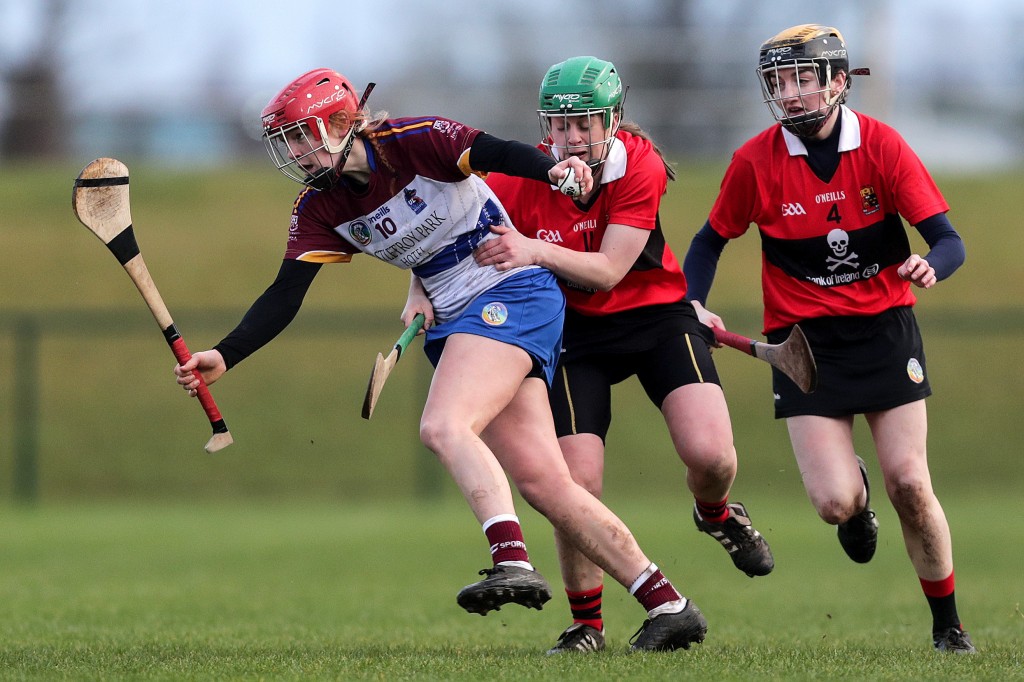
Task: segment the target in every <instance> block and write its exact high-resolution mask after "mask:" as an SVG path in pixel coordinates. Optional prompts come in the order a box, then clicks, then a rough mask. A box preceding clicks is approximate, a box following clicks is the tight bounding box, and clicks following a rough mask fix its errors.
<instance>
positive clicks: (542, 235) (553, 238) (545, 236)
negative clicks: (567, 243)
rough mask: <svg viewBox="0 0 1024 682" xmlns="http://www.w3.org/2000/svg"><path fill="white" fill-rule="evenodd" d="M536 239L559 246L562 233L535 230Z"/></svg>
mask: <svg viewBox="0 0 1024 682" xmlns="http://www.w3.org/2000/svg"><path fill="white" fill-rule="evenodd" d="M537 239H540V240H542V241H546V242H551V243H552V244H561V243H562V233H561V232H559V231H558V230H537Z"/></svg>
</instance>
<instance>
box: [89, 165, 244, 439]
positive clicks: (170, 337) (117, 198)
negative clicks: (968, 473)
mask: <svg viewBox="0 0 1024 682" xmlns="http://www.w3.org/2000/svg"><path fill="white" fill-rule="evenodd" d="M71 207H72V208H73V209H74V211H75V215H76V216H77V217H78V219H79V220H80V221H82V224H83V225H85V226H86V227H88V228H89V230H90V231H91V232H92V233H93V234H95V235H96V236H97V237H99V238H100V241H102V242H103V243H104V244H106V245H107V248H108V249H110V252H111V253H112V254H114V257H115V258H117V261H118V262H119V263H120V264H121V265H122V266H123V267H124V269H125V272H127V273H128V276H129V277H131V278H132V282H134V283H135V286H136V287H137V288H138V290H139V293H141V294H142V298H144V299H145V300H146V305H148V306H149V310H150V312H151V313H153V317H154V318H156V322H157V324H158V325H160V330H161V331H162V332H163V333H164V339H166V341H167V345H169V346H170V347H171V350H172V351H173V352H174V357H175V358H177V359H178V363H179V364H185V363H186V362H188V360H189V358H191V357H192V354H191V353H190V352H189V350H188V348H187V347H186V346H185V341H184V340H183V339H182V338H181V334H179V333H178V330H177V329H175V327H174V321H173V320H172V319H171V315H170V313H169V312H167V306H165V305H164V302H163V299H162V298H161V297H160V292H159V291H157V288H156V285H155V284H154V283H153V278H152V277H150V274H149V270H148V268H146V263H145V261H144V260H142V253H140V252H139V245H138V243H136V241H135V232H134V230H133V228H132V216H131V207H130V205H129V201H128V168H127V167H126V166H125V165H124V164H123V163H121V162H120V161H118V160H117V159H96V160H95V161H93V162H92V163H90V164H89V165H88V166H86V167H85V168H84V169H83V170H82V172H81V173H80V174H79V175H78V178H77V179H76V180H75V188H74V191H73V192H72V195H71ZM195 375H196V376H197V377H198V378H199V388H198V389H197V394H198V397H199V402H200V404H201V405H202V406H203V410H205V411H206V416H207V417H209V419H210V426H212V427H213V437H211V438H210V440H209V442H208V443H207V444H206V451H207V452H217V451H218V450H220V449H222V448H225V447H227V446H228V445H231V443H232V442H233V441H232V438H231V433H230V432H229V431H228V427H227V425H226V424H225V423H224V418H223V417H221V415H220V410H218V409H217V404H216V403H215V402H214V401H213V396H212V395H210V390H209V389H208V388H207V386H206V382H204V381H203V378H202V377H201V376H199V372H198V371H197V372H196V373H195Z"/></svg>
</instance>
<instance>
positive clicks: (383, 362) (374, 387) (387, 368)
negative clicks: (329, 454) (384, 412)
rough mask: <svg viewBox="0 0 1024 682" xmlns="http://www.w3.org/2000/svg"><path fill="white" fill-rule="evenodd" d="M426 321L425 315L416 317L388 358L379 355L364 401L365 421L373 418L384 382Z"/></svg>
mask: <svg viewBox="0 0 1024 682" xmlns="http://www.w3.org/2000/svg"><path fill="white" fill-rule="evenodd" d="M425 319H426V318H424V317H423V313H419V314H418V315H416V317H414V318H413V320H412V324H410V325H409V326H408V327H406V329H405V331H404V332H403V333H402V335H401V336H400V337H398V341H396V342H395V347H394V348H392V349H391V352H390V353H388V356H387V357H384V355H383V354H382V353H377V359H376V361H374V363H373V371H372V372H371V373H370V383H369V385H367V387H366V398H364V399H363V419H369V418H370V417H372V416H373V408H375V407H376V406H377V399H378V398H380V392H381V391H382V390H384V382H385V381H387V380H388V375H389V374H391V370H393V369H394V368H395V365H397V364H398V361H399V360H400V359H401V358H402V353H404V352H405V349H406V348H408V347H409V344H410V343H411V342H412V340H413V338H414V337H415V336H416V334H418V333H419V331H420V329H422V328H423V322H424V320H425Z"/></svg>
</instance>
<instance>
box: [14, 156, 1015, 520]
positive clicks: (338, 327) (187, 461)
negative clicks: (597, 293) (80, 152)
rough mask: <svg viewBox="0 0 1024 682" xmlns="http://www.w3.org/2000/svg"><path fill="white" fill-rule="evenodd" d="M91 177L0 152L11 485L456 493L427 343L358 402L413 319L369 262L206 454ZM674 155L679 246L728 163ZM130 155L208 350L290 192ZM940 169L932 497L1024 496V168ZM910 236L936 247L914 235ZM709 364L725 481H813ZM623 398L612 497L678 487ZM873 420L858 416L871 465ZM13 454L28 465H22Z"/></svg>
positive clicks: (152, 230) (258, 169) (241, 169)
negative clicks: (367, 409) (91, 215)
mask: <svg viewBox="0 0 1024 682" xmlns="http://www.w3.org/2000/svg"><path fill="white" fill-rule="evenodd" d="M82 165H84V164H82ZM80 170H81V166H79V165H77V164H75V165H71V164H61V163H58V164H46V165H35V164H18V165H14V166H11V165H8V166H5V167H0V205H3V206H4V207H5V209H4V210H5V214H6V215H5V218H4V225H3V229H2V230H0V251H2V253H4V254H5V259H4V267H3V268H0V291H2V292H3V298H2V301H0V434H2V436H0V499H2V498H7V497H16V493H17V490H18V487H19V486H21V488H20V489H21V490H22V494H23V497H25V499H39V500H42V501H62V500H63V501H74V500H85V499H111V498H114V499H130V500H163V499H186V500H187V499H197V500H198V499H226V498H227V499H230V498H248V499H281V498H290V497H296V498H304V499H316V498H322V499H325V500H328V499H344V500H357V501H358V500H361V499H384V500H386V499H388V498H392V497H396V498H397V497H408V496H409V495H420V496H423V497H424V498H428V499H429V498H437V497H440V496H447V495H455V494H457V493H456V491H455V490H454V488H453V487H451V485H450V484H449V482H448V480H447V478H446V477H445V476H444V474H443V472H442V471H441V470H440V467H439V466H438V465H437V464H436V462H435V461H434V459H433V457H432V455H430V453H429V452H427V451H425V450H424V449H423V447H422V446H421V445H419V443H418V440H417V421H418V416H419V409H420V407H421V405H422V400H423V397H424V395H425V391H426V387H427V385H428V382H429V374H430V371H429V363H427V361H426V359H425V358H424V357H423V355H422V352H421V350H420V345H419V344H418V343H417V344H416V345H415V348H414V351H413V352H410V353H409V354H408V355H407V356H406V359H405V360H403V362H402V364H401V365H399V366H398V368H397V370H396V371H395V373H394V374H393V376H392V377H391V379H390V380H389V382H388V384H387V387H386V389H385V391H384V394H383V396H382V398H381V402H380V404H379V406H378V408H377V411H376V412H375V415H374V418H373V420H372V421H369V422H368V421H365V420H363V419H361V418H360V416H359V411H360V407H361V404H362V396H363V393H364V391H365V388H366V380H367V377H368V375H369V371H370V368H371V366H372V362H373V358H374V356H375V354H376V353H377V351H379V350H384V351H386V350H387V349H388V348H389V347H390V344H392V343H393V341H394V339H395V338H396V337H397V335H398V333H399V332H400V331H401V326H400V322H399V321H398V314H399V312H400V310H401V307H402V304H403V302H404V300H405V289H406V285H407V279H406V276H405V274H404V273H401V272H399V271H397V270H395V269H393V268H389V267H387V266H385V265H383V264H381V263H377V262H374V261H371V259H369V258H365V257H359V258H356V259H355V261H354V262H353V263H351V264H348V265H335V266H328V267H325V268H324V269H323V270H322V271H321V273H320V275H319V277H318V278H317V281H316V282H315V283H314V285H313V288H312V290H311V292H310V294H309V296H308V297H307V301H306V304H305V306H304V308H303V310H302V311H301V312H300V314H299V316H298V318H297V320H296V321H295V323H293V325H292V326H291V327H289V328H288V329H287V330H286V331H285V333H284V334H283V335H282V336H281V337H279V338H278V339H277V340H275V341H274V342H273V343H271V344H270V345H269V346H267V347H266V348H264V349H263V350H262V351H260V352H259V353H257V354H256V355H254V356H253V357H251V358H249V359H248V360H246V361H245V362H244V363H243V364H242V365H240V366H239V367H237V368H236V369H235V370H233V371H232V372H231V373H229V374H228V375H227V376H226V377H225V378H224V379H223V380H222V381H221V382H219V383H218V384H216V385H215V386H214V388H213V392H214V395H215V397H216V399H217V401H218V403H219V405H220V407H221V410H222V411H223V413H224V416H225V418H226V420H227V422H228V425H229V427H230V429H231V432H232V434H233V436H234V438H235V444H234V445H232V446H231V447H229V448H227V449H225V450H223V451H221V452H220V453H217V454H215V455H208V454H206V453H205V452H203V449H202V446H203V445H204V444H205V442H206V440H207V438H208V437H209V427H208V424H207V422H206V419H205V416H204V415H203V413H202V411H201V409H200V407H199V405H198V404H197V403H196V402H195V401H193V400H189V399H187V398H186V397H185V396H184V395H183V393H182V392H181V391H180V389H178V387H177V385H176V384H175V383H174V380H173V376H172V373H171V368H172V367H173V364H174V359H173V357H172V356H171V354H170V352H169V351H168V349H167V347H166V345H165V343H164V341H163V339H162V337H161V335H160V332H159V330H158V329H157V326H156V324H155V323H154V321H153V319H152V317H151V316H150V314H149V312H148V309H147V308H146V306H145V304H144V303H143V301H142V300H141V297H140V296H139V295H138V293H137V292H136V290H135V288H134V286H132V284H131V282H130V280H129V279H128V277H127V276H126V275H125V273H124V272H123V270H122V269H121V267H120V266H119V265H118V264H117V262H116V260H114V258H113V257H111V256H110V254H109V253H108V252H107V250H106V249H105V247H104V246H103V245H102V244H101V243H100V242H99V240H97V239H96V238H95V237H94V236H93V235H92V234H91V233H90V232H88V231H87V230H86V229H85V228H84V227H82V226H81V225H80V224H79V223H78V222H77V220H76V219H75V217H74V215H73V213H72V211H71V206H70V200H71V187H72V182H73V180H74V178H75V177H76V176H77V174H78V172H79V171H80ZM679 170H680V178H679V180H678V181H677V182H676V183H675V184H674V185H672V186H670V190H669V194H668V196H667V198H666V201H665V204H664V208H663V223H664V224H665V225H666V226H667V237H668V239H669V243H670V245H671V246H672V247H673V249H674V250H675V251H676V253H677V254H678V255H679V256H680V258H681V257H682V255H683V254H684V253H685V251H686V248H687V246H688V243H689V240H690V237H691V236H692V234H693V232H694V231H695V230H696V229H697V228H698V227H699V226H700V225H701V224H702V223H703V221H704V218H705V216H706V213H707V210H708V209H709V207H710V205H711V203H712V201H713V200H714V197H715V194H716V191H717V185H718V182H719V179H720V176H721V173H722V171H723V170H724V166H720V165H688V164H682V165H681V166H680V168H679ZM130 171H131V177H132V181H131V199H132V217H133V221H134V225H135V230H136V234H137V237H138V241H139V244H140V247H141V249H142V252H143V254H144V257H145V259H146V262H147V264H148V265H149V268H150V270H151V272H152V275H153V277H154V280H155V281H156V283H157V286H158V287H159V288H160V291H161V293H162V295H163V297H164V300H165V302H166V303H167V305H168V307H169V309H170V311H171V314H172V316H173V317H174V318H175V322H176V323H177V325H178V328H179V330H180V331H181V332H182V334H183V336H184V337H185V339H186V341H187V342H188V344H189V346H190V347H191V348H192V350H201V349H205V348H208V347H210V346H211V345H212V344H214V343H216V342H217V341H218V340H219V339H220V338H221V337H222V336H223V335H224V334H225V333H226V332H227V331H229V330H230V329H231V328H232V327H233V326H234V325H235V324H236V322H237V321H238V320H239V319H240V317H241V315H242V314H243V313H244V312H245V310H246V309H247V308H248V306H249V304H250V303H251V302H252V300H253V299H254V298H255V297H256V296H257V295H259V293H261V292H262V291H263V289H264V288H265V287H266V286H267V285H268V284H269V283H270V282H271V281H272V279H273V277H274V275H275V274H276V271H277V268H278V264H279V262H280V258H281V254H282V253H283V248H284V240H285V236H286V234H287V225H288V216H289V212H290V206H291V201H292V199H293V198H294V194H295V192H296V189H297V187H296V186H295V185H294V183H290V182H288V181H287V180H285V179H284V178H281V177H280V176H279V175H278V174H277V173H275V172H274V171H273V169H272V168H270V167H269V166H268V164H266V163H265V162H264V163H253V164H246V165H236V166H229V167H224V168H219V169H215V170H206V171H203V172H198V173H197V172H185V171H181V170H173V169H168V168H166V167H159V166H147V165H138V166H132V167H131V168H130ZM938 181H939V184H940V186H941V188H942V189H943V191H944V192H945V194H946V196H947V198H948V200H949V202H950V204H951V206H952V211H951V213H950V217H951V219H952V222H953V223H954V225H956V226H957V227H958V228H959V229H960V231H961V233H962V234H963V236H964V239H965V242H966V245H967V253H968V257H967V263H966V265H965V266H964V267H963V268H962V269H961V270H960V271H959V272H958V273H957V274H956V275H954V277H953V278H952V279H950V280H948V281H946V282H943V283H940V284H939V285H938V286H937V287H936V288H934V289H932V290H930V291H926V292H921V293H920V295H919V303H918V316H919V319H920V321H921V323H922V327H923V328H924V333H925V342H926V349H927V352H928V361H929V365H928V366H929V370H930V373H931V380H932V383H933V386H934V388H935V392H936V394H935V396H933V397H932V398H931V399H930V400H929V410H930V415H931V424H930V426H931V433H930V457H931V461H932V466H933V470H934V476H935V480H936V487H937V489H938V490H939V492H940V496H941V495H942V492H943V491H944V490H956V491H958V492H960V493H964V494H973V493H977V494H978V495H987V494H990V493H991V491H993V490H996V491H1002V492H1006V487H1007V486H1011V487H1013V488H1014V489H1015V490H1016V491H1017V493H1018V494H1016V495H1014V496H1013V502H1012V504H1016V505H1019V501H1018V499H1019V490H1020V481H1021V480H1022V476H1021V475H1022V474H1024V464H1022V463H1021V457H1020V450H1021V445H1022V443H1024V438H1022V435H1024V429H1022V426H1021V420H1020V418H1019V413H1020V408H1021V400H1020V397H1019V386H1020V385H1021V382H1022V379H1024V369H1022V363H1021V362H1020V360H1019V359H1018V357H1017V352H1018V351H1017V348H1018V346H1019V341H1018V339H1019V338H1020V335H1021V333H1022V332H1024V309H1022V306H1021V303H1022V300H1021V299H1022V297H1021V294H1020V293H1019V292H1020V288H1019V279H1020V276H1021V272H1022V270H1021V266H1020V263H1019V259H1020V257H1021V254H1022V253H1024V233H1022V231H1021V230H1019V229H1016V226H1017V224H1018V223H1019V217H1020V215H1021V210H1020V209H1021V198H1020V187H1021V186H1024V175H1022V174H1021V173H999V174H992V175H970V176H950V175H940V176H939V177H938ZM911 241H912V243H913V244H914V245H915V246H916V247H918V248H920V249H924V248H926V246H925V245H924V244H923V241H922V240H921V239H920V236H919V235H917V234H916V233H915V232H913V231H911ZM759 258H760V255H759V241H758V239H757V237H756V235H755V234H750V235H748V236H746V237H745V238H743V239H740V240H737V241H736V242H733V243H732V244H731V245H730V246H729V247H728V248H727V249H726V251H725V254H724V256H723V259H722V263H721V266H720V269H719V274H718V278H717V279H716V286H715V288H714V289H713V291H712V299H711V301H710V307H712V308H713V309H715V310H716V311H717V312H719V313H721V314H722V315H723V317H724V318H725V319H726V321H727V323H728V324H729V326H730V328H732V329H734V330H736V331H740V332H743V333H746V334H747V335H750V336H755V337H757V336H759V333H760V293H759V291H760V290H759V268H760V265H759ZM715 357H716V361H717V363H718V365H719V370H720V373H721V374H722V376H723V380H724V382H725V385H726V391H727V395H728V398H729V403H730V408H731V411H732V416H733V420H734V427H735V433H736V441H737V448H738V451H739V453H740V458H741V470H740V476H739V480H738V481H737V492H736V494H735V496H736V497H737V499H750V498H752V497H757V496H774V495H775V494H786V495H789V494H797V495H802V492H801V487H800V480H799V474H798V472H797V471H796V470H795V466H794V465H793V462H792V455H791V453H790V450H789V445H788V440H787V438H786V433H785V427H784V424H783V423H781V422H775V421H774V420H773V419H772V414H771V407H772V401H771V391H770V381H769V371H768V367H767V365H765V364H763V363H761V362H758V361H755V360H753V359H752V358H749V357H747V356H745V355H743V354H741V353H738V352H735V351H732V350H730V349H721V350H719V351H717V352H716V354H715ZM26 382H28V383H27V384H26ZM615 400H616V407H615V413H614V414H615V421H614V424H613V426H612V433H611V437H610V438H609V447H608V453H609V454H608V480H609V483H608V485H607V489H608V491H609V495H612V496H614V495H620V494H621V495H635V494H639V493H643V494H644V495H652V496H653V495H658V494H662V493H663V494H672V493H673V492H674V491H678V490H680V489H681V488H682V486H683V485H684V481H683V469H682V467H681V466H679V464H678V462H677V460H676V457H675V455H674V453H673V452H672V450H671V446H670V442H669V439H668V435H667V433H666V430H665V428H664V425H663V424H662V422H661V418H660V415H659V414H658V413H657V411H656V410H655V409H654V408H653V406H651V405H650V404H649V403H648V402H647V400H646V398H645V397H644V395H643V392H642V391H641V389H640V388H639V386H638V385H637V384H636V382H635V381H632V380H631V381H629V382H626V383H625V384H623V385H622V386H621V387H620V388H619V390H618V391H616V396H615ZM26 420H28V421H26ZM866 435H867V434H866V428H865V427H864V424H863V423H860V425H859V426H858V438H860V439H861V441H862V442H863V443H864V445H863V446H862V448H861V449H862V450H863V451H864V453H865V454H866V455H867V458H868V460H869V462H871V460H873V452H872V451H871V449H870V446H869V441H868V440H867V439H866ZM19 453H20V454H21V456H22V457H24V455H25V454H26V453H28V455H30V460H31V462H32V463H34V464H33V465H34V467H35V468H34V469H30V470H26V469H25V461H24V460H23V461H22V462H20V463H19V462H18V460H17V457H18V455H19ZM875 467H876V465H874V464H873V463H872V468H875ZM19 479H20V480H19ZM25 486H28V487H27V488H26V487H25ZM26 491H28V494H27V495H26V494H25V492H26Z"/></svg>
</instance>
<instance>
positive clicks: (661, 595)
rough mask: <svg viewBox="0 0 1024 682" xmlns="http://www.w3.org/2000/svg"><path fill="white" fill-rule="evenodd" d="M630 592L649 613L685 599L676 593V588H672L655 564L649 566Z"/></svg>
mask: <svg viewBox="0 0 1024 682" xmlns="http://www.w3.org/2000/svg"><path fill="white" fill-rule="evenodd" d="M629 592H630V594H632V595H633V596H634V597H636V600H637V601H638V602H640V605H641V606H643V607H644V608H645V609H647V611H648V612H650V611H653V610H654V609H656V608H658V607H659V606H661V605H662V604H667V603H669V602H670V601H677V600H679V599H682V598H683V597H682V595H681V594H679V593H678V592H677V591H676V588H675V587H673V586H672V583H670V582H669V580H668V578H666V577H665V576H664V575H663V574H662V572H661V569H659V568H658V567H657V566H655V565H654V564H651V565H650V566H648V567H647V570H645V571H644V572H643V573H641V574H640V576H639V577H638V578H637V579H636V581H634V583H633V587H632V588H630V590H629Z"/></svg>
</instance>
